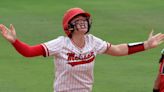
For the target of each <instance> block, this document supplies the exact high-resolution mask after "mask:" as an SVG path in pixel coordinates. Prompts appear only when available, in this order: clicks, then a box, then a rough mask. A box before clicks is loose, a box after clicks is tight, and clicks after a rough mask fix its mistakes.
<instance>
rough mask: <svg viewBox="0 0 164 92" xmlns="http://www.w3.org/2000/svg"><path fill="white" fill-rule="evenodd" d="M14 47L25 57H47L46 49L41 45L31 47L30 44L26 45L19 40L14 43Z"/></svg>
mask: <svg viewBox="0 0 164 92" xmlns="http://www.w3.org/2000/svg"><path fill="white" fill-rule="evenodd" d="M12 45H13V46H14V48H15V49H16V50H17V51H18V52H19V53H20V54H21V55H23V56H25V57H34V56H45V55H46V53H45V50H44V47H43V46H42V45H41V44H39V45H35V46H29V45H28V44H25V43H23V42H21V41H19V40H18V39H17V40H16V41H15V42H14V43H12Z"/></svg>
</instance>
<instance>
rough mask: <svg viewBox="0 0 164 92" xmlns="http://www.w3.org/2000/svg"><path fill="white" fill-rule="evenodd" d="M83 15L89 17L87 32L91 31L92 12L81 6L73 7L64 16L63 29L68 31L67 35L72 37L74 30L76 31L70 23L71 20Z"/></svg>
mask: <svg viewBox="0 0 164 92" xmlns="http://www.w3.org/2000/svg"><path fill="white" fill-rule="evenodd" d="M79 15H82V16H84V17H86V18H87V22H88V31H87V32H86V33H88V32H89V30H90V27H91V18H90V14H89V13H87V12H85V11H84V10H82V9H81V8H71V9H69V10H68V11H67V12H66V13H65V14H64V17H63V29H64V31H65V33H66V35H67V36H68V37H70V38H71V37H72V32H73V31H74V25H73V24H71V23H70V21H71V20H72V19H73V18H75V17H77V16H79Z"/></svg>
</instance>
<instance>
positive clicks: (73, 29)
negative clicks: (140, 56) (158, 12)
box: [0, 8, 164, 92]
mask: <svg viewBox="0 0 164 92" xmlns="http://www.w3.org/2000/svg"><path fill="white" fill-rule="evenodd" d="M90 27H91V15H90V14H89V13H87V12H85V11H84V10H82V9H81V8H71V9H69V10H68V11H67V12H66V13H65V14H64V17H63V30H64V32H65V33H66V35H67V36H66V37H65V36H59V37H58V38H56V39H53V40H51V41H48V42H45V43H42V44H38V45H35V46H29V45H28V44H26V43H23V42H22V41H20V40H19V39H18V38H17V37H16V32H15V29H14V26H13V25H10V28H9V29H8V28H7V27H6V26H4V25H3V24H1V25H0V30H1V33H2V36H3V37H4V38H6V39H7V40H8V41H9V42H11V43H12V45H13V46H14V48H15V49H16V50H17V51H18V52H19V53H20V54H21V55H23V56H25V57H34V56H45V57H47V56H54V58H55V59H54V62H55V67H56V69H55V70H56V72H55V81H54V92H91V91H92V85H93V82H94V80H93V79H94V78H93V68H94V60H95V57H96V55H97V54H107V55H113V56H124V55H129V54H133V53H136V52H140V51H144V50H147V49H151V48H154V47H157V46H158V45H159V44H160V43H161V41H162V40H163V39H164V34H162V33H159V34H156V35H154V36H153V35H152V34H153V32H151V33H150V36H149V38H148V40H146V41H144V42H140V43H133V44H119V45H113V44H111V43H108V42H106V41H103V40H101V39H100V38H97V37H95V36H94V35H91V34H89V31H90Z"/></svg>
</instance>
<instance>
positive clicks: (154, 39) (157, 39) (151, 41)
mask: <svg viewBox="0 0 164 92" xmlns="http://www.w3.org/2000/svg"><path fill="white" fill-rule="evenodd" d="M153 32H154V31H153V30H152V31H151V33H150V34H149V38H148V40H147V41H145V44H144V45H145V49H150V48H155V47H157V46H158V45H159V44H161V43H162V42H163V41H164V34H162V33H158V34H156V35H153Z"/></svg>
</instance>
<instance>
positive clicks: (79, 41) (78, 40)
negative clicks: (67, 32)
mask: <svg viewBox="0 0 164 92" xmlns="http://www.w3.org/2000/svg"><path fill="white" fill-rule="evenodd" d="M71 41H72V42H73V43H74V45H76V46H77V47H79V48H83V47H84V46H85V37H84V35H73V36H72V38H71Z"/></svg>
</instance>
